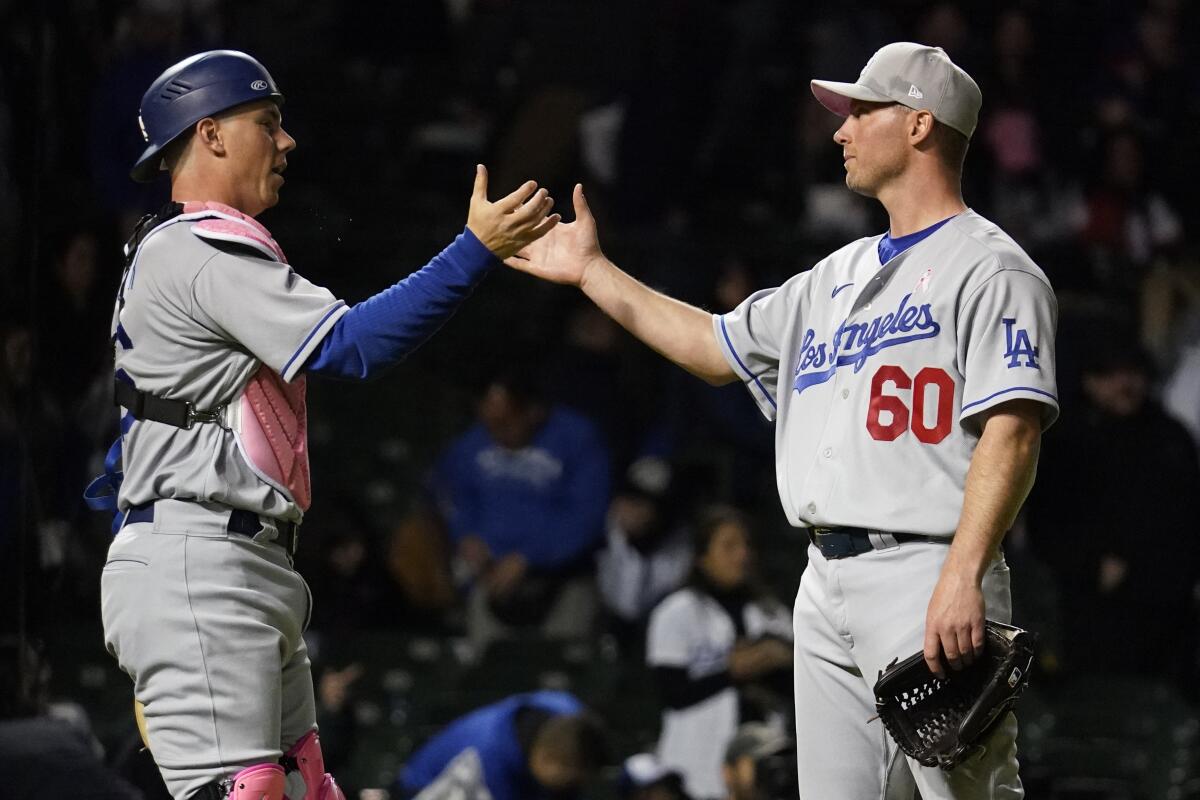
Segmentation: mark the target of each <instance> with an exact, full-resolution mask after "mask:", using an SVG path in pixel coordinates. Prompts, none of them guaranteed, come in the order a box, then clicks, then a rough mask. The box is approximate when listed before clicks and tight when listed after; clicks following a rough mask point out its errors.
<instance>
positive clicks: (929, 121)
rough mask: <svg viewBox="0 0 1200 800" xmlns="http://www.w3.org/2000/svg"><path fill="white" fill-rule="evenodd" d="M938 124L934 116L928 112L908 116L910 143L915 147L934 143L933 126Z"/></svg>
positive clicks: (914, 112) (923, 111) (916, 112)
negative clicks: (924, 143)
mask: <svg viewBox="0 0 1200 800" xmlns="http://www.w3.org/2000/svg"><path fill="white" fill-rule="evenodd" d="M935 124H936V123H935V122H934V119H933V114H931V113H929V112H928V111H925V110H921V111H913V112H911V113H910V114H909V115H908V126H909V127H908V142H909V144H911V145H912V146H913V147H916V146H918V145H920V144H921V143H922V142H929V143H932V141H933V140H932V139H931V138H930V137H931V136H933V126H934V125H935Z"/></svg>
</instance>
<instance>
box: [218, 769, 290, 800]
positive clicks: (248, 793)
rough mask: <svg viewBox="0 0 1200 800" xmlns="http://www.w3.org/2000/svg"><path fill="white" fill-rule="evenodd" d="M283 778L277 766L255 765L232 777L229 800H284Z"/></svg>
mask: <svg viewBox="0 0 1200 800" xmlns="http://www.w3.org/2000/svg"><path fill="white" fill-rule="evenodd" d="M284 783H285V778H284V775H283V767H281V766H279V765H278V764H255V765H254V766H252V767H246V768H245V769H244V770H242V771H241V772H239V773H238V774H237V775H234V776H233V787H232V788H231V789H230V790H229V800H284V796H283V786H284Z"/></svg>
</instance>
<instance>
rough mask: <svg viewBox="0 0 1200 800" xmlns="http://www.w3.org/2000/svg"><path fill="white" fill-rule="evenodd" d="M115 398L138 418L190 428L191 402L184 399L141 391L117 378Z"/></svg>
mask: <svg viewBox="0 0 1200 800" xmlns="http://www.w3.org/2000/svg"><path fill="white" fill-rule="evenodd" d="M113 399H114V401H115V402H116V405H119V406H124V407H125V408H127V409H129V413H130V414H133V416H134V417H136V418H137V419H148V420H153V421H154V422H164V423H166V424H167V425H172V426H174V427H176V428H190V427H192V426H191V425H190V424H189V423H188V408H189V406H191V403H188V402H186V401H184V400H168V399H167V398H165V397H158V396H156V395H152V394H149V393H148V392H143V391H140V390H139V389H138V388H137V387H135V386H134V385H133V384H131V383H126V382H125V381H123V380H121V379H120V378H117V379H115V380H114V381H113Z"/></svg>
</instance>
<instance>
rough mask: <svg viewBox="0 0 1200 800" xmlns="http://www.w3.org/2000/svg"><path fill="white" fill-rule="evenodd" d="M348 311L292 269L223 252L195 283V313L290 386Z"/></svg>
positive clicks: (336, 300) (212, 260)
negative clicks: (306, 360) (305, 363)
mask: <svg viewBox="0 0 1200 800" xmlns="http://www.w3.org/2000/svg"><path fill="white" fill-rule="evenodd" d="M348 310H349V308H348V307H347V306H346V304H345V303H344V302H342V301H341V300H339V299H337V298H336V297H334V296H333V294H332V293H331V292H330V291H329V290H328V289H325V288H323V287H321V286H316V285H314V284H312V283H310V282H309V281H307V280H305V279H304V278H302V277H300V276H299V275H297V274H296V272H295V271H294V270H293V269H292V268H291V267H289V266H288V265H287V264H283V263H279V262H277V261H271V260H270V259H266V258H255V257H253V256H242V255H235V254H232V253H227V252H219V253H218V254H216V255H214V256H213V257H212V258H210V259H209V260H208V261H207V262H206V263H205V264H204V266H203V267H201V268H200V271H199V273H197V275H196V278H195V280H194V281H193V282H192V313H193V315H194V316H195V318H196V319H197V320H199V321H200V322H201V323H202V324H204V325H205V326H207V327H209V328H211V329H212V330H213V331H214V332H215V333H217V334H218V335H219V336H222V337H224V338H226V339H229V340H230V341H233V342H237V343H238V344H240V345H241V346H242V347H244V348H246V349H247V350H249V351H250V352H251V353H252V354H253V355H254V357H255V358H257V359H258V360H260V361H262V362H263V363H264V364H266V365H268V366H269V367H271V369H273V370H276V371H277V372H278V373H279V374H280V375H282V376H283V379H284V380H286V381H291V380H292V379H293V378H294V377H295V376H296V375H297V374H298V373H299V372H300V368H301V367H302V366H304V361H305V359H307V358H308V356H309V354H310V353H312V351H313V350H314V349H315V348H316V347H317V345H318V344H320V343H321V340H322V339H323V338H324V337H325V335H326V334H327V333H329V331H330V330H331V329H332V328H333V326H334V323H336V322H337V321H338V319H339V318H340V317H341V316H342V315H343V314H345V313H346V312H347V311H348Z"/></svg>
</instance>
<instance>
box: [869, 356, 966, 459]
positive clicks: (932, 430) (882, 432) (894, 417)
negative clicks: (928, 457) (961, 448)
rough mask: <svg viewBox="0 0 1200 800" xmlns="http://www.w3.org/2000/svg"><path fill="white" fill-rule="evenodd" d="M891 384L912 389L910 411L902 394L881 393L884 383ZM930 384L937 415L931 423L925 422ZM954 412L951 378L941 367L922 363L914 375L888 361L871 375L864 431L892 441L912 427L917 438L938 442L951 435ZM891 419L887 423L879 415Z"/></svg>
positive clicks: (882, 440)
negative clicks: (921, 368) (934, 389)
mask: <svg viewBox="0 0 1200 800" xmlns="http://www.w3.org/2000/svg"><path fill="white" fill-rule="evenodd" d="M889 383H891V384H894V385H895V387H896V388H897V389H904V390H907V389H912V413H911V414H910V413H909V410H908V406H906V405H905V404H904V400H903V398H901V397H899V396H898V395H894V394H884V393H883V390H884V387H885V386H886V385H887V384H889ZM931 386H933V387H936V389H937V401H936V402H937V416H936V418H935V420H934V423H933V426H932V427H930V426H928V425H926V424H925V403H926V398H927V397H928V390H929V388H930V387H931ZM953 412H954V379H953V378H951V377H950V376H949V375H947V374H946V371H945V370H944V369H941V368H940V367H925V369H923V370H921V371H920V372H918V373H917V377H916V378H910V377H908V373H907V372H905V371H904V370H903V369H901V368H900V367H897V366H893V365H891V364H888V365H885V366H882V367H880V368H879V369H878V371H876V373H875V377H873V378H871V405H870V406H869V408H868V410H867V431H868V432H869V433H870V434H871V438H872V439H876V440H878V441H880V442H891V441H895V440H896V439H898V438H899V437H900V434H902V433H904V432H905V431H907V430H911V431H912V432H913V435H914V436H916V437H917V441H920V442H923V443H925V444H937V443H938V442H940V441H941V440H942V439H945V438H946V437H947V436H949V435H950V426H951V424H952V423H953V419H952V417H953ZM884 414H886V416H884V417H883V418H884V419H888V420H890V421H889V422H888V423H887V424H886V425H885V424H883V422H882V420H881V419H880V416H881V415H884Z"/></svg>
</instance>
